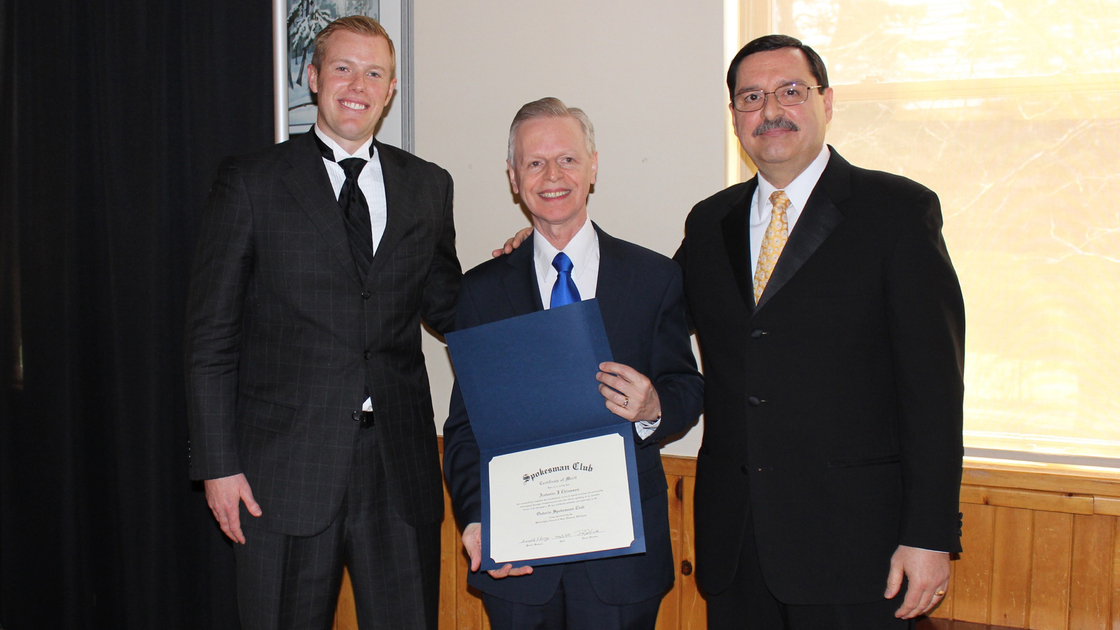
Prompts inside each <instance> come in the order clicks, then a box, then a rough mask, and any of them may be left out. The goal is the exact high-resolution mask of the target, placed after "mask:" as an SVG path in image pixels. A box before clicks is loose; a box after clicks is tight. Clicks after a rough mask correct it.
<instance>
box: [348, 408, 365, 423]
mask: <svg viewBox="0 0 1120 630" xmlns="http://www.w3.org/2000/svg"><path fill="white" fill-rule="evenodd" d="M350 419H351V420H353V421H354V422H361V420H362V412H361V411H355V412H354V413H352V414H350Z"/></svg>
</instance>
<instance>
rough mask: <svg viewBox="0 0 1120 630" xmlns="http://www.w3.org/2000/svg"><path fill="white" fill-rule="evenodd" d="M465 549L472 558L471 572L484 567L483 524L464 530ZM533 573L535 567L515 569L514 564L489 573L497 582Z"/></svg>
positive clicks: (472, 525) (473, 525)
mask: <svg viewBox="0 0 1120 630" xmlns="http://www.w3.org/2000/svg"><path fill="white" fill-rule="evenodd" d="M463 547H466V549H467V555H468V556H470V557H471V571H472V572H474V571H478V567H480V566H482V523H471V524H470V525H467V527H466V529H464V530H463ZM532 572H533V567H530V566H524V567H517V568H516V569H515V568H513V565H512V564H506V565H505V566H503V567H502V568H500V569H496V570H494V571H487V573H489V574H490V577H492V578H494V579H496V580H500V579H502V578H504V577H509V576H511V575H513V576H517V575H529V574H530V573H532Z"/></svg>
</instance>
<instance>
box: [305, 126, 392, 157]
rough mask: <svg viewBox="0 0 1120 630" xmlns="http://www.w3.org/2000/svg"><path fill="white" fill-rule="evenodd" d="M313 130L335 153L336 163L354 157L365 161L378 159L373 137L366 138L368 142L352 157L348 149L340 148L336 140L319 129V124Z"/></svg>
mask: <svg viewBox="0 0 1120 630" xmlns="http://www.w3.org/2000/svg"><path fill="white" fill-rule="evenodd" d="M312 129H314V130H315V135H317V136H319V139H320V140H322V141H323V142H324V143H325V144H326V145H327V146H328V147H330V148H331V150H332V151H334V161H335V162H340V161H342V160H345V159H347V158H352V157H357V158H362V159H365V160H372V159H373V158H375V157H377V147H376V146H375V145H374V144H373V136H370V137H368V138H366V141H365V142H363V143H362V145H361V146H360V147H358V150H357V151H355V152H354V153H353V155H351V154H350V153H347V152H346V149H343V148H342V147H341V146H339V144H338V143H337V142H335V141H334V138H332V137H330V136H328V135H327V134H325V133H323V130H322V129H319V123H315V125H314V126H313V127H312ZM367 156H368V157H367Z"/></svg>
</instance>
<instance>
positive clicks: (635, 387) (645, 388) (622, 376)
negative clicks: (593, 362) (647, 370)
mask: <svg viewBox="0 0 1120 630" xmlns="http://www.w3.org/2000/svg"><path fill="white" fill-rule="evenodd" d="M595 378H596V379H598V380H599V383H600V385H599V393H600V394H602V395H603V398H605V399H606V401H607V409H610V410H611V412H612V413H614V414H615V415H616V416H620V417H622V418H625V419H627V420H629V421H630V422H637V421H639V420H646V421H649V422H654V421H656V420H657V417H658V416H659V415H660V414H661V399H660V398H658V397H657V390H656V389H654V388H653V383H651V382H650V381H649V379H648V378H646V376H645V375H644V374H642V373H641V372H639V371H637V370H635V369H634V368H632V367H630V366H628V365H623V364H621V363H614V362H612V361H607V362H605V363H600V364H599V373H598V374H596V375H595Z"/></svg>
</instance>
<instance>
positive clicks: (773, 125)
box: [751, 118, 801, 137]
mask: <svg viewBox="0 0 1120 630" xmlns="http://www.w3.org/2000/svg"><path fill="white" fill-rule="evenodd" d="M775 129H786V130H789V131H801V128H800V127H798V126H797V125H795V124H794V123H793V122H792V121H790V120H787V119H785V118H775V119H774V120H764V121H762V124H761V125H759V126H758V128H757V129H755V130H754V133H752V134H751V135H752V136H755V137H758V136H761V135H762V134H764V133H766V132H767V131H773V130H775Z"/></svg>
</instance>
